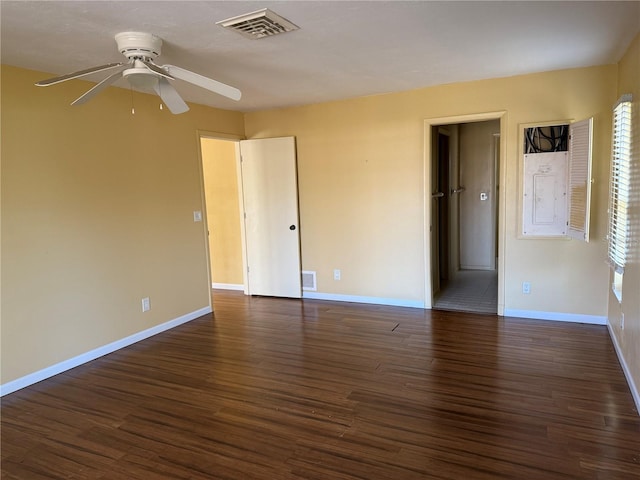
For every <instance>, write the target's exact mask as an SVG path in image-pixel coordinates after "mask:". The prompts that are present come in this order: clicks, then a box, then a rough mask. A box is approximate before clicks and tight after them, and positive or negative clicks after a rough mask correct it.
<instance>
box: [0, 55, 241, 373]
mask: <svg viewBox="0 0 640 480" xmlns="http://www.w3.org/2000/svg"><path fill="white" fill-rule="evenodd" d="M1 74H2V84H1V88H2V90H1V94H2V123H1V128H2V147H1V148H2V150H1V155H2V235H3V236H2V380H1V382H2V383H6V382H9V381H12V380H14V379H17V378H19V377H22V376H24V375H27V374H30V373H33V372H36V371H38V370H40V369H43V368H45V367H49V366H51V365H54V364H56V363H58V362H61V361H63V360H67V359H69V358H72V357H74V356H76V355H80V354H83V353H85V352H88V351H90V350H92V349H94V348H97V347H101V346H103V345H106V344H108V343H110V342H113V341H116V340H120V339H122V338H124V337H126V336H128V335H131V334H134V333H137V332H140V331H142V330H145V329H148V328H151V327H154V326H156V325H159V324H162V323H164V322H167V321H169V320H172V319H175V318H177V317H180V316H182V315H185V314H188V313H190V312H194V311H197V310H199V309H201V308H203V307H207V306H209V305H210V295H209V292H210V290H209V286H208V275H207V264H206V255H205V251H206V249H205V232H204V222H201V223H194V221H193V211H195V210H202V209H203V200H202V194H201V187H200V185H201V179H200V161H199V154H198V149H199V142H198V137H197V134H196V131H197V130H198V129H203V130H207V131H211V132H221V133H229V134H237V135H242V134H243V133H244V132H243V129H244V126H243V116H242V114H241V113H237V112H229V111H222V110H216V109H212V108H207V107H202V106H197V105H192V106H191V107H192V109H191V111H190V112H188V113H185V114H183V115H171V114H170V113H169V112H168V111H167V110H166V109H165V110H164V111H160V110H159V108H158V101H157V98H156V97H154V96H150V95H143V94H137V93H136V94H134V95H133V100H134V104H135V111H136V113H135V115H131V102H132V95H131V93H130V92H129V91H128V90H125V89H119V88H110V89H107V90H106V91H105V92H103V93H101V94H100V95H99V96H98V97H96V98H95V99H93V100H92V101H91V102H89V103H87V104H86V105H83V106H81V107H70V106H69V103H70V101H72V100H73V99H74V98H76V97H78V96H79V95H80V94H81V93H83V92H84V91H86V90H87V89H88V88H89V87H90V86H91V84H90V83H87V82H82V81H72V82H67V83H63V84H60V85H56V86H52V87H48V88H39V87H35V86H34V85H33V83H34V82H35V81H37V80H41V79H42V78H46V77H48V76H49V75H48V74H43V73H39V72H33V71H27V70H22V69H17V68H13V67H7V66H3V67H2V70H1ZM147 296H148V297H150V299H151V310H150V311H149V312H146V313H142V311H141V299H142V297H147Z"/></svg>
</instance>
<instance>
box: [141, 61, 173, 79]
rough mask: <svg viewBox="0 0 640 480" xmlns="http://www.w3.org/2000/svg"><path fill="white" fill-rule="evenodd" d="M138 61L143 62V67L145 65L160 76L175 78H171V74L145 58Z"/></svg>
mask: <svg viewBox="0 0 640 480" xmlns="http://www.w3.org/2000/svg"><path fill="white" fill-rule="evenodd" d="M140 61H141V62H142V63H143V64H144V66H145V67H147V68H148V69H149V70H151V71H152V72H153V73H157V74H158V75H160V76H161V77H164V78H168V79H169V80H175V78H173V77H172V76H171V75H169V74H168V73H167V72H166V71H165V70H163V69H162V68H160V67H159V66H158V65H156V64H155V63H151V62H149V61H147V60H140Z"/></svg>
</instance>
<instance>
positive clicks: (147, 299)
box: [142, 297, 151, 312]
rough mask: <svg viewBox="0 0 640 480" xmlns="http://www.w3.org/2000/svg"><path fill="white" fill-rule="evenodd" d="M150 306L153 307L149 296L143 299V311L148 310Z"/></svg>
mask: <svg viewBox="0 0 640 480" xmlns="http://www.w3.org/2000/svg"><path fill="white" fill-rule="evenodd" d="M150 308H151V303H150V302H149V297H144V298H143V299H142V311H143V312H148V311H149V309H150Z"/></svg>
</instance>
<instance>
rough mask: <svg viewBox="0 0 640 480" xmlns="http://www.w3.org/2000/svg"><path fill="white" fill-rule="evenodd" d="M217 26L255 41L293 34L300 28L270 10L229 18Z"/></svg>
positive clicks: (217, 23) (264, 9) (265, 9)
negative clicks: (281, 34)
mask: <svg viewBox="0 0 640 480" xmlns="http://www.w3.org/2000/svg"><path fill="white" fill-rule="evenodd" d="M216 25H222V26H223V27H225V28H230V29H231V30H235V31H236V32H238V33H239V34H240V35H242V36H244V37H247V38H251V39H253V40H257V39H258V38H264V37H272V36H274V35H278V34H280V33H286V32H292V31H293V30H298V29H299V28H300V27H298V26H297V25H294V24H293V23H291V22H290V21H289V20H287V19H286V18H282V17H281V16H280V15H277V14H275V13H273V12H272V11H271V10H269V9H268V8H263V9H262V10H257V11H255V12H251V13H246V14H244V15H238V16H237V17H232V18H228V19H227V20H221V21H220V22H216Z"/></svg>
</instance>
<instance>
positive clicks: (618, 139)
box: [608, 95, 631, 273]
mask: <svg viewBox="0 0 640 480" xmlns="http://www.w3.org/2000/svg"><path fill="white" fill-rule="evenodd" d="M630 187H631V95H625V96H623V97H622V98H621V99H620V101H619V102H618V105H616V108H615V109H614V111H613V144H612V158H611V184H610V188H609V232H608V238H609V260H610V261H611V263H612V265H614V266H615V269H616V271H617V272H619V273H621V272H622V271H623V270H624V265H625V263H626V261H627V239H628V234H629V232H628V230H629V216H628V215H629V212H628V208H629V198H630V195H631V189H630Z"/></svg>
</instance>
